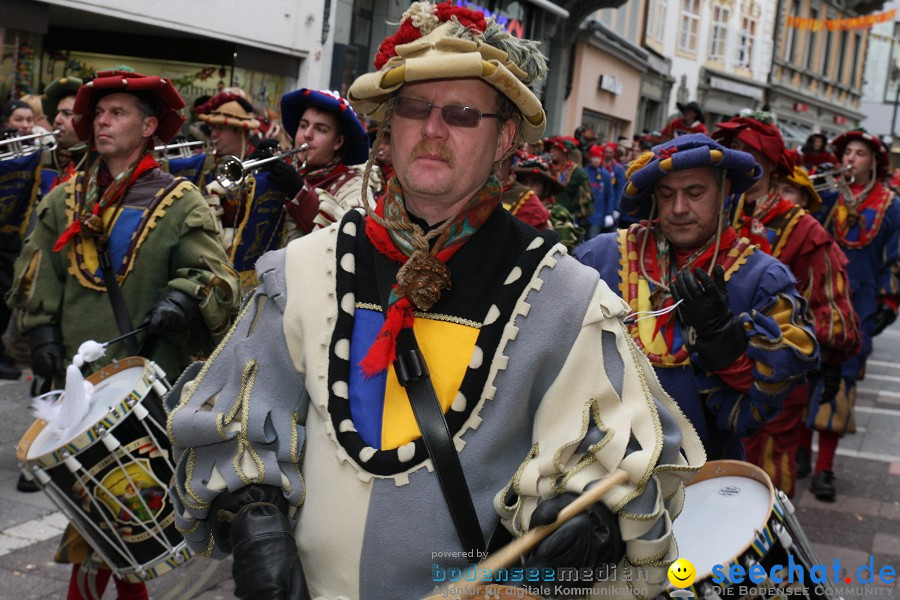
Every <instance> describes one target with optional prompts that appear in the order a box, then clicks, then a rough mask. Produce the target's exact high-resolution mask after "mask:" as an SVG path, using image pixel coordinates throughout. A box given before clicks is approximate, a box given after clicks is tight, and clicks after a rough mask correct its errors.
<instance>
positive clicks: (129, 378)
mask: <svg viewBox="0 0 900 600" xmlns="http://www.w3.org/2000/svg"><path fill="white" fill-rule="evenodd" d="M144 371H145V367H143V366H139V367H138V366H136V367H128V368H125V369H122V370H120V371H117V372H116V373H113V374H111V375H109V376H108V377H105V378H103V379H101V380H100V381H99V382H96V381H94V377H93V376H91V377H89V378H88V380H89V381H92V382H93V383H94V385H95V387H94V394H93V395H92V396H91V402H90V406H89V408H88V412H87V414H86V415H85V416H84V418H83V419H82V420H81V422H80V423H79V424H78V426H77V427H75V428H74V429H72V430H70V431H72V432H73V433H72V434H70V435H68V436H67V437H68V438H69V439H62V436H61V435H60V433H59V432H57V431H54V430H53V429H51V428H50V427H44V429H43V430H42V431H41V432H40V433H38V434H37V436H36V437H35V438H34V441H33V442H32V443H31V447H30V448H28V452H27V454H26V459H28V460H32V459H35V458H38V457H39V456H43V455H45V454H47V453H49V452H53V451H54V450H56V449H57V448H60V447H62V446H64V445H65V444H67V443H68V442H69V441H71V440H72V439H74V438H76V437H78V436H80V435H81V434H83V433H84V432H85V431H87V430H88V429H89V428H90V427H91V426H92V425H93V424H94V423H96V422H97V421H99V420H100V419H101V418H103V417H104V416H105V415H106V414H107V413H109V412H111V411H112V410H113V408H114V407H115V406H116V404H118V403H119V402H121V401H122V399H123V398H126V397H127V396H128V395H129V394H130V393H131V392H132V390H134V389H135V387H137V384H138V382H139V381H140V380H141V377H142V376H143V374H144Z"/></svg>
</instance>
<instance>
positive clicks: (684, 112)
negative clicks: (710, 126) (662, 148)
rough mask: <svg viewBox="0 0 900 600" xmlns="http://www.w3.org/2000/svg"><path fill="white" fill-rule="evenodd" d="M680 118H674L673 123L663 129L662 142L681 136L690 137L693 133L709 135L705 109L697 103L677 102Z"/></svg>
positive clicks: (670, 122)
mask: <svg viewBox="0 0 900 600" xmlns="http://www.w3.org/2000/svg"><path fill="white" fill-rule="evenodd" d="M675 106H677V107H678V111H679V112H680V113H681V115H680V116H677V117H673V118H672V120H671V121H669V122H668V123H666V126H665V127H663V130H662V134H661V138H662V141H665V140H671V139H672V138H676V137H678V136H679V135H689V134H692V133H707V129H706V124H705V122H706V119H705V118H704V117H703V109H701V108H700V105H699V104H697V103H696V102H693V101H692V102H688V103H686V104H685V103H682V102H676V103H675Z"/></svg>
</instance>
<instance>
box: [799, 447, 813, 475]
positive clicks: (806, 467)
mask: <svg viewBox="0 0 900 600" xmlns="http://www.w3.org/2000/svg"><path fill="white" fill-rule="evenodd" d="M811 458H812V457H810V455H809V450H808V449H807V448H805V447H803V446H800V447H799V448H797V479H803V478H804V477H806V476H808V475H809V473H810V471H812V462H811Z"/></svg>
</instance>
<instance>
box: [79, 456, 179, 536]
mask: <svg viewBox="0 0 900 600" xmlns="http://www.w3.org/2000/svg"><path fill="white" fill-rule="evenodd" d="M152 473H153V471H151V470H150V461H149V460H147V459H146V458H139V459H137V460H135V461H133V462H130V463H128V464H126V465H124V467H118V468H116V469H113V470H111V471H110V472H109V473H107V474H106V476H105V477H104V478H103V479H102V480H101V481H100V485H99V486H97V487H96V488H94V495H95V496H96V497H97V499H98V500H100V501H101V502H103V504H104V505H106V507H107V508H108V509H109V512H110V514H112V515H113V516H114V517H115V519H116V521H117V522H119V523H121V524H122V525H138V524H150V523H152V522H153V521H154V520H155V519H156V518H158V517H159V514H160V513H161V512H162V509H163V507H164V506H165V499H166V490H165V489H164V488H163V487H162V486H161V485H159V483H158V482H157V481H156V478H155V477H153V476H152Z"/></svg>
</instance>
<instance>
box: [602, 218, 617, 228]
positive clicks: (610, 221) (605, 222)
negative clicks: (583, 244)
mask: <svg viewBox="0 0 900 600" xmlns="http://www.w3.org/2000/svg"><path fill="white" fill-rule="evenodd" d="M613 223H615V221H614V220H613V216H612V215H606V216H605V217H603V226H604V227H607V228H609V227H612V226H613Z"/></svg>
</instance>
